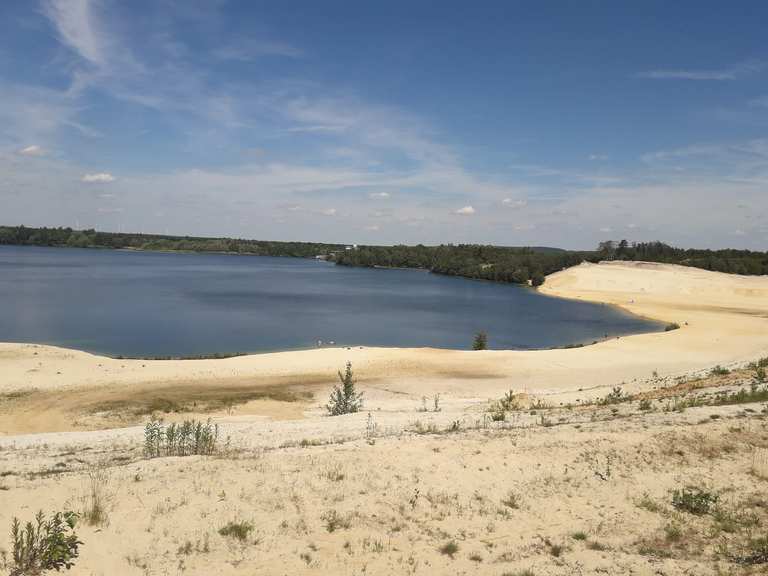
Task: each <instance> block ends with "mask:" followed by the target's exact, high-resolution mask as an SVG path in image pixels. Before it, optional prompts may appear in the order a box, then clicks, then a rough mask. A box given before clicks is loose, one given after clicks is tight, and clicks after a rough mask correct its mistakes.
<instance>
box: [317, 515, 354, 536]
mask: <svg viewBox="0 0 768 576" xmlns="http://www.w3.org/2000/svg"><path fill="white" fill-rule="evenodd" d="M320 519H321V520H322V521H323V522H324V523H325V529H326V530H327V531H328V532H336V530H339V529H345V530H346V529H348V528H349V527H350V526H352V522H351V521H350V519H349V517H347V516H343V515H341V514H339V513H338V512H336V510H328V511H327V512H324V513H323V515H322V516H321V517H320Z"/></svg>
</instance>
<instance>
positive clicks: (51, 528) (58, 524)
mask: <svg viewBox="0 0 768 576" xmlns="http://www.w3.org/2000/svg"><path fill="white" fill-rule="evenodd" d="M76 523H77V514H76V513H75V512H56V513H55V514H54V515H53V516H51V518H50V519H49V520H46V518H45V515H44V514H43V512H42V510H41V511H40V512H38V513H37V516H36V517H35V523H34V524H33V523H32V522H27V524H26V526H24V528H22V527H21V523H20V522H19V520H18V518H14V519H13V525H12V527H11V539H12V541H13V552H12V564H11V571H10V576H30V575H34V574H42V573H43V572H46V571H48V570H56V571H57V572H58V571H60V570H61V569H62V568H64V569H65V570H69V569H70V568H72V566H74V564H75V559H76V558H77V556H78V554H79V547H80V546H81V545H82V542H81V541H80V540H78V539H77V534H75V525H76Z"/></svg>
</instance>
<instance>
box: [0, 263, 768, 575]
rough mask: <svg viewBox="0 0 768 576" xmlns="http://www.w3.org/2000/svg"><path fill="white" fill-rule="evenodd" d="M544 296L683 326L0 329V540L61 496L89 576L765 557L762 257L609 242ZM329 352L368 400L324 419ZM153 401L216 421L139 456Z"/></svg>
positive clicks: (500, 571) (155, 410)
mask: <svg viewBox="0 0 768 576" xmlns="http://www.w3.org/2000/svg"><path fill="white" fill-rule="evenodd" d="M544 292H546V293H547V294H550V295H558V296H563V297H569V298H581V299H589V300H594V301H600V302H606V303H609V304H617V305H620V306H622V307H625V308H626V309H628V310H630V311H631V312H633V313H636V314H641V315H644V316H647V317H650V318H655V319H659V320H662V321H664V322H676V323H678V324H680V326H681V328H680V329H679V330H674V331H671V332H660V333H654V334H645V335H638V336H631V337H625V338H621V339H614V340H611V341H608V342H603V343H600V344H597V345H594V346H587V347H583V348H575V349H568V350H548V351H537V352H513V351H487V352H469V351H467V352H464V351H444V350H432V349H375V348H374V349H371V348H365V349H363V348H359V349H352V350H348V349H324V350H313V351H307V352H288V353H281V354H266V355H258V356H248V357H239V358H232V359H226V360H199V361H129V360H113V359H108V358H103V357H97V356H93V355H90V354H86V353H82V352H76V351H69V350H62V349H58V348H52V347H46V346H32V345H19V344H3V345H0V375H1V376H0V434H2V435H0V503H1V504H2V506H0V554H2V551H3V550H5V551H7V552H8V551H10V547H11V543H10V541H9V540H8V539H7V537H6V536H2V534H6V530H7V527H9V526H10V522H11V519H12V518H13V517H14V516H17V517H20V518H21V519H23V520H29V519H31V518H32V516H33V515H34V513H35V512H36V511H37V510H39V509H42V510H44V511H46V512H52V511H55V510H74V511H77V512H78V513H81V515H82V517H81V520H80V525H79V526H78V529H77V531H78V536H79V537H80V539H81V540H82V541H83V543H84V544H83V546H82V548H81V555H80V558H79V559H78V560H77V563H76V565H75V567H74V568H73V569H72V571H71V572H70V573H73V574H84V575H94V576H95V575H99V576H100V575H113V574H128V575H133V574H135V575H146V574H158V575H160V574H162V575H165V574H200V575H204V574H232V575H237V574H243V575H245V574H269V575H271V574H285V575H293V574H350V575H352V574H382V575H384V574H387V575H389V574H424V575H431V574H490V575H494V576H502V575H506V576H523V575H527V576H531V575H535V576H540V575H550V576H552V575H571V574H585V575H587V574H589V575H592V574H594V575H597V574H611V575H614V574H617V575H624V574H626V575H629V574H632V575H656V574H664V575H670V576H676V575H680V576H682V575H684V574H697V575H699V574H703V575H710V574H711V575H715V574H765V573H767V572H768V539H766V532H765V526H767V525H768V506H766V502H768V420H767V418H768V387H766V384H763V383H759V382H758V380H759V378H760V373H759V371H757V370H756V369H755V368H752V367H744V368H738V367H740V366H745V365H746V363H747V362H749V361H755V360H757V359H759V358H761V357H764V356H768V330H767V329H766V328H768V324H767V323H768V278H749V277H738V276H728V275H723V274H716V273H709V272H704V271H700V270H695V269H688V268H682V267H677V266H667V265H651V264H637V263H631V264H626V263H611V264H600V265H583V266H579V267H576V268H572V269H568V270H565V271H563V272H560V273H558V274H555V275H553V276H550V277H549V278H548V279H547V283H546V288H545V289H544ZM491 337H492V335H491ZM347 360H350V361H352V363H353V366H354V369H355V372H356V374H357V375H358V376H359V378H360V387H361V388H362V389H363V391H364V392H365V411H364V412H362V413H358V414H352V415H347V416H340V417H335V418H330V417H327V416H325V414H324V409H323V404H324V402H325V400H326V398H327V394H328V391H329V388H330V386H331V385H332V383H333V380H334V377H335V371H336V370H338V369H339V368H342V367H343V364H344V362H345V361H347ZM715 365H722V366H729V367H737V369H735V370H733V371H731V372H728V371H727V370H721V371H719V373H717V374H710V371H711V369H712V367H714V366H715ZM509 390H512V391H513V393H514V395H513V397H512V398H511V399H510V401H509V402H508V404H507V405H506V406H504V409H503V410H501V409H500V405H499V404H498V403H497V401H498V400H499V399H500V397H501V396H502V394H503V393H505V392H507V391H509ZM152 414H154V415H155V416H156V417H158V416H159V417H162V418H164V419H165V420H166V421H175V420H181V419H185V418H201V419H205V418H208V417H209V416H211V417H213V419H214V422H215V423H217V424H218V426H219V438H218V441H217V445H216V449H215V451H214V454H213V455H210V456H183V457H179V456H166V455H164V454H163V455H161V457H156V458H149V457H148V455H147V454H146V453H145V450H144V430H143V425H144V424H145V423H146V422H147V421H148V420H149V419H150V417H151V415H152ZM686 486H693V487H694V489H693V491H692V492H688V493H686V494H688V495H689V496H688V497H687V498H683V499H682V502H681V500H680V494H682V493H681V492H678V493H677V496H676V493H675V491H676V490H677V491H680V490H683V489H684V488H686ZM691 494H693V496H690V495H691ZM705 504H706V506H704V505H705ZM704 508H706V509H704ZM240 537H242V538H240ZM761 538H762V539H764V540H761ZM0 566H2V562H1V561H0ZM7 568H8V567H7ZM0 573H2V571H1V570H0Z"/></svg>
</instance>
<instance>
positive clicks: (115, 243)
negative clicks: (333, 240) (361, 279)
mask: <svg viewBox="0 0 768 576" xmlns="http://www.w3.org/2000/svg"><path fill="white" fill-rule="evenodd" d="M0 244H16V245H28V246H68V247H73V248H115V249H133V250H157V251H183V252H223V253H230V254H251V255H256V256H292V257H298V258H311V257H314V256H316V255H318V254H330V253H333V252H336V251H338V250H343V249H344V246H342V245H340V244H322V243H316V242H272V241H265V240H244V239H240V238H204V237H197V236H167V235H161V234H124V233H117V232H98V231H96V230H92V229H91V230H74V229H72V228H28V227H26V226H0Z"/></svg>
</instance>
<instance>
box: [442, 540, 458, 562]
mask: <svg viewBox="0 0 768 576" xmlns="http://www.w3.org/2000/svg"><path fill="white" fill-rule="evenodd" d="M438 550H439V551H440V554H443V555H444V556H450V557H451V559H453V557H454V556H455V555H456V552H458V551H459V545H458V544H457V543H456V541H455V540H449V541H448V542H446V543H445V544H443V545H442V546H440V548H438Z"/></svg>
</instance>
